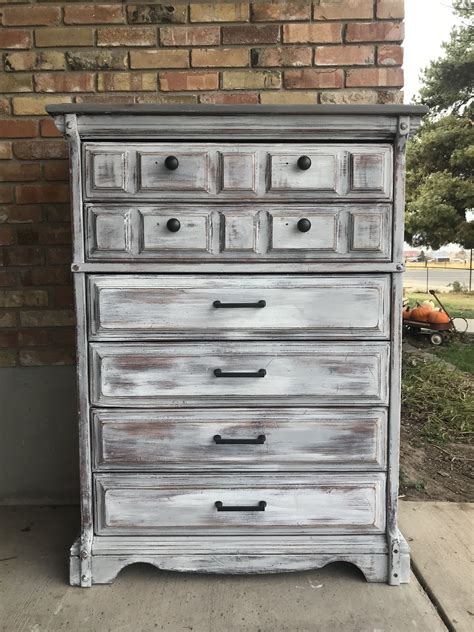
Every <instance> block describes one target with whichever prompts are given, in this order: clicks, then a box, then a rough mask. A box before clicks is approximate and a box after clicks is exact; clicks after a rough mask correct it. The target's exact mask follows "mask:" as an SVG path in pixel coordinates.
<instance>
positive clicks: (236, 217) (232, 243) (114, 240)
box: [85, 201, 392, 263]
mask: <svg viewBox="0 0 474 632" xmlns="http://www.w3.org/2000/svg"><path fill="white" fill-rule="evenodd" d="M85 215H86V218H85V221H86V225H87V232H86V235H85V242H86V243H85V247H86V253H87V258H88V260H90V261H111V262H113V261H125V260H128V261H133V260H136V261H137V262H138V261H161V260H164V261H166V260H169V261H173V260H174V261H180V262H182V261H186V260H189V261H191V260H192V261H194V260H203V261H204V260H208V261H223V262H229V263H235V262H237V261H244V262H245V261H266V260H268V261H281V262H288V263H289V262H291V261H346V262H349V261H390V259H391V239H390V235H391V222H392V208H391V206H390V205H388V204H374V203H370V204H351V205H335V204H329V203H327V204H305V205H303V204H297V203H291V204H290V203H289V204H287V205H286V206H284V207H282V206H281V205H277V204H273V205H271V206H270V205H267V204H262V203H258V204H257V203H255V204H242V205H241V206H236V205H235V204H233V205H228V204H219V205H217V206H216V205H214V206H212V205H209V204H208V205H198V204H192V205H191V204H183V203H180V202H169V201H168V202H163V203H161V204H159V205H155V206H149V205H148V204H146V205H142V204H140V205H134V206H130V205H129V203H128V202H127V203H124V204H121V205H115V204H100V205H89V204H88V205H86V206H85ZM303 218H306V219H308V220H309V221H310V222H311V227H310V229H309V230H308V231H307V232H302V231H301V230H299V229H298V222H299V220H301V219H303ZM172 219H173V220H176V219H177V220H178V221H179V223H180V226H179V230H178V231H177V232H173V231H170V230H169V228H168V226H167V223H168V221H169V220H172Z"/></svg>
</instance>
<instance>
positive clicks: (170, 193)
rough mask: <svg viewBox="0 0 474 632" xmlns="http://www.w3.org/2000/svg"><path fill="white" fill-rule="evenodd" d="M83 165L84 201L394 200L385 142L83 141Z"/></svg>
mask: <svg viewBox="0 0 474 632" xmlns="http://www.w3.org/2000/svg"><path fill="white" fill-rule="evenodd" d="M302 161H303V162H302ZM84 162H85V173H86V184H85V196H86V198H87V199H97V200H101V199H107V198H114V197H115V198H125V197H131V196H132V195H133V196H134V197H136V196H138V197H139V198H143V199H153V198H156V196H157V195H159V196H160V197H180V198H191V199H193V198H195V197H205V198H209V197H216V196H218V197H224V198H226V197H229V198H247V199H253V200H255V199H256V198H259V197H269V198H281V197H283V198H285V197H286V198H289V199H294V198H295V196H296V197H298V198H309V199H311V200H314V199H318V198H321V199H324V198H327V199H337V198H341V199H342V198H347V199H380V200H390V199H391V197H392V173H393V168H392V147H391V145H388V144H380V145H370V144H359V143H345V144H344V143H337V144H336V143H328V144H311V143H310V144H308V143H293V144H283V143H275V144H265V143H256V144H253V145H252V144H243V143H199V142H196V143H179V142H174V143H122V144H118V143H111V142H103V143H85V144H84Z"/></svg>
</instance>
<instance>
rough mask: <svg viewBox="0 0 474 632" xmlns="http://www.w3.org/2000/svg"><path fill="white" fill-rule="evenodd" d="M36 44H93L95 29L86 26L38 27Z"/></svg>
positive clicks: (44, 46) (47, 45)
mask: <svg viewBox="0 0 474 632" xmlns="http://www.w3.org/2000/svg"><path fill="white" fill-rule="evenodd" d="M35 42H36V46H39V47H40V48H47V47H49V46H93V45H94V29H93V28H89V27H86V26H70V27H65V26H61V27H59V28H50V29H36V31H35Z"/></svg>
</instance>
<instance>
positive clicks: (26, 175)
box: [0, 160, 41, 182]
mask: <svg viewBox="0 0 474 632" xmlns="http://www.w3.org/2000/svg"><path fill="white" fill-rule="evenodd" d="M40 171H41V169H40V164H39V163H38V162H15V161H13V160H10V161H9V162H8V163H6V164H4V165H2V166H1V167H0V181H2V182H9V181H10V182H26V181H28V180H39V178H40Z"/></svg>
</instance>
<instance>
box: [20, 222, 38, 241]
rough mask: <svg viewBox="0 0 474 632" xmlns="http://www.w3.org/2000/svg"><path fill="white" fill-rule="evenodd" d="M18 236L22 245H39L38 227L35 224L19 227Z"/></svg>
mask: <svg viewBox="0 0 474 632" xmlns="http://www.w3.org/2000/svg"><path fill="white" fill-rule="evenodd" d="M16 238H17V241H18V243H19V244H20V246H37V245H38V241H39V237H38V229H37V228H36V227H35V226H27V227H25V228H18V229H17V231H16Z"/></svg>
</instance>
